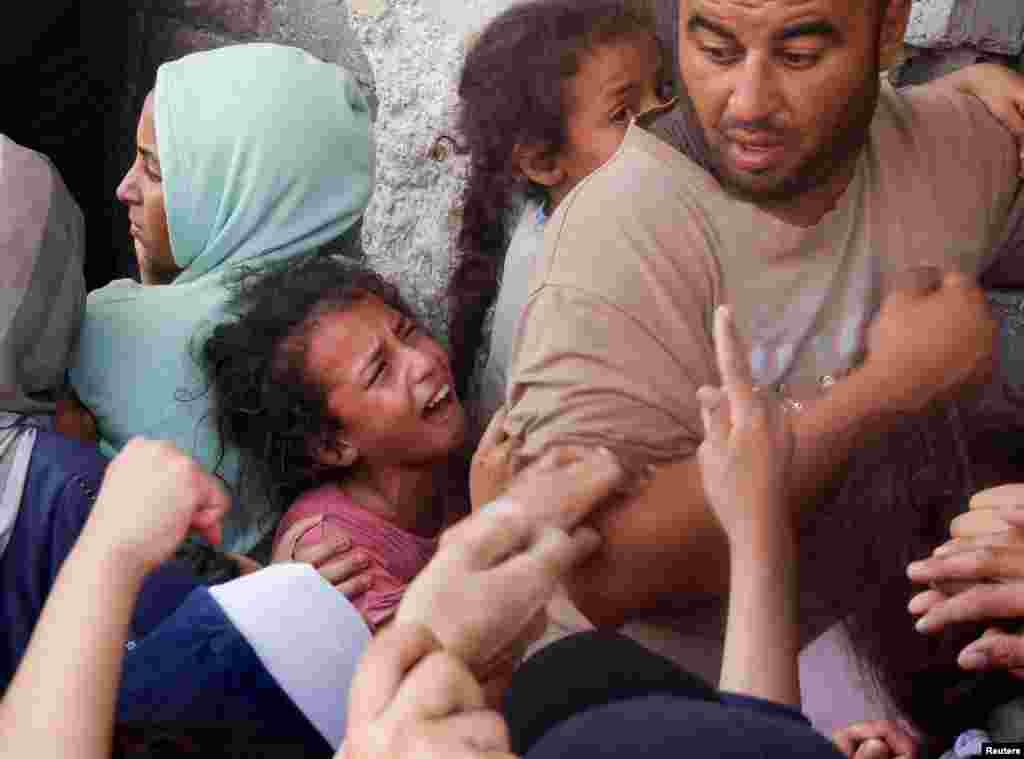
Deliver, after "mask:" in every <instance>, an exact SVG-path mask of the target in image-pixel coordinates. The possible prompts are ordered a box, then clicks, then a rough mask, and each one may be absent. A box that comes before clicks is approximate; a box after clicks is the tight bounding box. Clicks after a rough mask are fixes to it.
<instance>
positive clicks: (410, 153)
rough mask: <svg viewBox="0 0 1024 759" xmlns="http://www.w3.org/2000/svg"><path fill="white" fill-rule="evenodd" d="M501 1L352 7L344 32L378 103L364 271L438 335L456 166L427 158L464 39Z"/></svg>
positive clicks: (432, 0) (458, 182)
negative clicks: (353, 39)
mask: <svg viewBox="0 0 1024 759" xmlns="http://www.w3.org/2000/svg"><path fill="white" fill-rule="evenodd" d="M509 4H510V2H509V0H459V2H453V1H452V0H352V6H351V7H352V28H353V29H355V32H356V36H357V38H358V40H359V42H360V43H361V44H362V46H363V51H364V52H365V54H366V56H367V58H368V59H369V61H370V64H371V66H372V68H373V76H374V81H375V87H376V94H377V98H378V100H379V103H380V107H379V110H378V117H377V122H376V136H377V187H376V189H375V191H374V197H373V200H372V201H371V203H370V207H369V209H368V210H367V213H366V218H365V221H364V224H363V246H364V248H365V249H366V256H367V261H368V262H369V263H370V264H371V265H372V266H374V267H375V268H376V269H377V270H378V271H380V272H381V273H382V274H384V275H385V276H388V277H389V278H390V279H392V280H393V281H395V282H396V283H399V284H400V286H401V287H402V288H403V291H404V293H405V294H406V296H407V297H408V298H409V300H410V301H411V302H412V304H413V305H414V306H415V307H416V308H417V309H418V310H420V312H421V313H422V314H423V315H424V316H425V318H426V319H427V321H428V322H429V323H430V325H431V326H432V327H433V328H434V329H435V330H437V331H438V332H441V331H442V330H443V324H444V318H445V313H446V312H445V308H444V304H443V302H442V293H443V288H444V284H445V281H446V279H447V275H448V272H449V270H450V261H451V255H452V250H453V237H454V234H455V232H456V231H457V213H458V212H457V210H454V211H453V209H455V208H456V206H457V204H458V199H459V196H460V194H461V192H462V188H463V185H464V177H465V161H464V159H462V158H460V157H456V156H449V157H447V158H446V159H444V160H441V161H438V160H435V159H434V158H432V157H431V156H430V154H431V148H432V147H433V144H434V142H435V140H436V139H437V137H438V136H440V135H443V134H452V125H453V121H454V116H455V103H456V99H455V95H454V92H455V87H456V82H457V77H458V74H459V70H460V68H461V65H462V60H463V57H464V55H465V47H464V45H465V41H466V37H467V35H469V34H470V33H472V32H473V31H475V30H476V29H478V28H479V27H480V26H481V25H482V24H483V23H484V21H485V20H486V19H488V18H490V17H491V16H493V15H494V14H495V13H498V12H499V11H500V10H502V9H503V8H504V7H506V6H507V5H509Z"/></svg>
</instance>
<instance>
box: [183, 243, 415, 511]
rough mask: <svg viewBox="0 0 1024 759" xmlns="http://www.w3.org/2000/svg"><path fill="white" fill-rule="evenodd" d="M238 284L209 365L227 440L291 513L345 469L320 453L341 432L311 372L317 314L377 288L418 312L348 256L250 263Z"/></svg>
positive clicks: (209, 348) (389, 300) (203, 358)
mask: <svg viewBox="0 0 1024 759" xmlns="http://www.w3.org/2000/svg"><path fill="white" fill-rule="evenodd" d="M231 287H232V289H233V291H234V292H233V294H232V297H231V299H230V301H229V302H228V304H227V307H226V310H227V318H228V320H227V321H225V322H223V323H221V324H219V325H217V326H216V327H214V329H213V330H212V331H211V333H210V335H209V336H208V337H207V338H206V340H205V341H204V342H203V344H202V346H201V347H200V350H199V357H198V358H199V363H200V365H201V367H202V368H203V370H204V372H205V373H206V377H207V380H208V382H209V383H210V386H211V388H212V391H213V396H214V403H213V410H212V412H211V413H212V415H213V418H214V421H215V423H216V428H217V431H218V434H219V435H220V438H221V441H222V442H223V443H224V444H225V445H234V446H235V447H237V448H238V449H239V450H240V451H241V452H242V454H243V456H244V457H245V459H246V465H247V467H252V468H253V469H254V470H255V473H256V475H257V476H258V477H259V479H260V480H261V481H262V482H263V484H264V487H265V488H266V490H267V492H268V495H269V497H270V501H271V503H273V504H274V505H276V506H277V507H279V508H281V509H282V510H283V509H284V508H285V507H286V506H287V505H288V504H289V503H290V502H291V501H292V500H294V499H295V498H296V497H297V496H298V495H299V494H300V493H301V492H302V491H304V490H306V489H308V488H311V487H314V486H316V485H318V484H320V483H322V482H323V481H325V479H326V478H327V477H328V476H333V477H335V478H336V477H337V476H338V472H337V471H335V470H333V469H326V468H325V467H323V466H322V465H321V464H319V463H318V461H317V459H316V457H315V456H314V452H315V451H317V450H331V449H332V448H334V447H335V446H336V445H337V442H336V441H337V440H338V435H339V433H340V432H341V423H340V422H339V421H338V420H337V419H336V418H334V417H333V416H332V415H331V414H330V412H329V411H328V408H327V398H326V395H325V393H324V390H323V388H322V387H321V386H320V385H319V384H318V383H317V382H315V381H314V380H312V379H311V378H310V377H309V375H308V373H307V371H306V353H307V348H308V338H309V335H310V333H311V331H312V327H313V326H314V324H315V322H316V320H317V318H318V317H320V316H323V315H325V314H327V313H329V312H332V311H336V310H339V309H344V308H347V307H348V306H350V305H352V304H353V303H355V302H357V301H359V300H361V299H362V298H364V297H366V296H367V295H371V294H372V295H376V296H377V297H379V298H380V299H381V300H383V301H384V302H385V303H386V304H387V305H389V306H391V307H392V308H394V309H396V310H397V311H399V312H401V313H402V314H404V315H406V316H408V317H409V318H411V319H415V318H416V317H415V315H414V314H413V312H412V310H411V309H410V308H409V306H408V305H406V303H405V302H404V301H403V300H402V297H401V296H400V295H399V292H398V289H397V288H396V287H395V286H394V285H392V284H390V283H388V282H386V281H385V280H384V279H383V278H382V277H381V276H380V275H379V274H377V273H376V272H374V271H372V270H371V269H369V268H367V267H366V266H365V265H363V264H360V263H358V262H356V261H353V260H352V259H346V258H341V257H334V256H325V255H321V254H313V255H310V256H304V257H302V258H298V259H290V260H287V261H283V262H279V263H272V264H268V265H262V266H260V267H259V268H246V269H242V270H241V271H240V273H239V274H238V275H237V277H236V278H235V280H234V281H233V282H232V283H231Z"/></svg>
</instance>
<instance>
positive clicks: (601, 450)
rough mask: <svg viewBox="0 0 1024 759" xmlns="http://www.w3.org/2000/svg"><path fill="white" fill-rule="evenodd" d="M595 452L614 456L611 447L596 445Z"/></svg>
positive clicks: (609, 456)
mask: <svg viewBox="0 0 1024 759" xmlns="http://www.w3.org/2000/svg"><path fill="white" fill-rule="evenodd" d="M597 452H598V453H600V454H601V455H602V456H607V457H608V458H610V459H613V458H615V454H614V453H612V451H611V448H608V447H606V446H603V445H601V446H598V448H597Z"/></svg>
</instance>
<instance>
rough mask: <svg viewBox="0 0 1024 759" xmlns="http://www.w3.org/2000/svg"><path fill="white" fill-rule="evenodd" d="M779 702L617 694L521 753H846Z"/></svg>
mask: <svg viewBox="0 0 1024 759" xmlns="http://www.w3.org/2000/svg"><path fill="white" fill-rule="evenodd" d="M758 703H760V704H762V705H764V706H765V707H766V708H765V709H762V708H760V707H759V706H758ZM774 706H775V705H773V704H768V703H767V702H758V700H756V699H754V700H751V702H750V704H749V705H747V706H739V705H737V706H730V705H728V704H722V703H716V702H713V701H705V700H695V699H688V698H685V697H681V696H674V695H668V694H661V693H659V694H654V695H650V696H644V697H641V698H634V699H630V700H628V701H615V702H613V703H610V704H605V705H604V706H599V707H596V708H593V709H590V710H588V711H585V712H582V713H580V714H577V715H575V716H573V717H571V718H570V719H568V720H566V721H564V722H561V723H559V724H558V725H555V726H554V727H552V728H551V729H550V730H548V731H547V733H545V735H544V736H543V737H542V738H541V739H540V740H539V741H537V743H535V744H534V745H533V747H532V748H531V749H530V750H529V752H528V753H526V754H525V755H524V759H605V757H607V759H613V758H614V759H620V758H621V757H644V758H645V759H662V757H664V758H665V759H668V758H669V757H671V759H680V758H681V757H695V758H697V757H699V759H753V758H754V757H758V758H759V759H776V757H777V758H778V759H842V756H843V755H842V754H841V753H840V752H839V750H838V749H836V747H835V746H833V745H832V743H830V742H829V741H828V740H826V739H825V737H824V736H822V735H820V734H819V733H817V732H816V731H815V730H814V728H812V727H811V726H810V725H809V724H808V723H807V721H806V720H804V719H794V718H793V717H792V716H789V715H788V714H787V713H786V712H780V711H779V710H778V709H775V708H772V707H774Z"/></svg>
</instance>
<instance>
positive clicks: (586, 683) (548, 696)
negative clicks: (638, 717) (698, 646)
mask: <svg viewBox="0 0 1024 759" xmlns="http://www.w3.org/2000/svg"><path fill="white" fill-rule="evenodd" d="M652 693H663V694H670V695H673V696H677V697H681V698H685V699H691V700H696V701H710V702H718V700H719V697H718V693H717V692H716V691H715V689H714V688H712V687H711V686H710V685H708V684H707V683H705V682H704V681H703V680H701V679H700V678H699V677H697V676H696V675H692V674H690V673H689V672H686V671H684V670H682V669H680V668H679V667H677V666H676V665H675V664H674V663H673V662H672V661H670V660H668V659H666V658H664V657H661V656H658V655H657V654H653V653H651V652H650V651H649V650H648V649H646V648H644V647H643V646H642V645H640V644H639V643H637V642H636V641H634V640H632V639H630V638H627V637H625V636H624V635H619V634H617V633H614V632H609V631H603V630H594V631H590V632H585V633H578V634H576V635H571V636H569V637H567V638H563V639H562V640H559V641H556V642H555V643H552V644H551V645H550V646H547V647H545V648H543V649H541V650H540V651H538V652H537V653H536V654H534V655H533V656H532V657H530V658H529V659H527V660H526V662H524V663H523V665H522V666H521V667H520V668H519V669H518V670H517V671H516V673H515V675H514V676H513V678H512V682H511V683H510V684H509V687H508V689H507V690H506V692H505V697H504V703H503V712H504V715H505V719H506V720H507V721H508V727H509V734H510V736H511V739H512V750H513V751H514V752H515V753H517V754H524V753H526V751H528V750H529V748H530V747H531V746H532V745H533V744H534V743H535V742H536V741H537V740H539V739H540V738H541V737H542V736H543V735H544V734H545V733H546V732H547V731H548V730H550V729H551V728H552V727H554V726H556V725H558V724H559V723H561V722H563V721H565V720H567V719H569V718H570V717H572V716H573V715H575V714H579V713H581V712H585V711H587V710H589V709H593V708H594V707H599V706H602V705H605V704H609V703H612V702H615V701H625V700H629V699H635V698H637V697H641V696H647V695H650V694H652Z"/></svg>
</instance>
